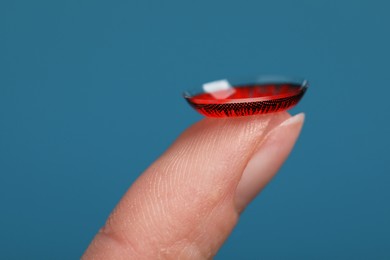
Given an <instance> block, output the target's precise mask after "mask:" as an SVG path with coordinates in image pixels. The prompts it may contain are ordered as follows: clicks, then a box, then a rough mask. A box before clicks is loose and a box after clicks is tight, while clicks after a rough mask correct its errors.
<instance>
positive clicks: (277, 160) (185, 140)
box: [82, 112, 304, 259]
mask: <svg viewBox="0 0 390 260" xmlns="http://www.w3.org/2000/svg"><path fill="white" fill-rule="evenodd" d="M303 121H304V115H303V114H298V115H296V116H294V117H291V116H290V115H289V114H288V113H287V112H280V113H276V114H270V115H259V116H249V117H240V118H225V119H210V118H205V119H203V120H201V121H200V122H198V123H196V124H194V125H193V126H191V127H190V128H189V129H187V130H186V131H185V132H184V133H183V134H182V135H181V136H180V137H179V138H178V139H177V140H176V141H175V143H174V144H173V145H172V146H171V147H170V148H169V149H168V150H167V151H166V152H165V153H164V154H163V155H162V156H161V157H160V158H159V159H158V160H157V161H155V162H154V163H153V164H152V165H151V166H150V167H149V168H148V169H147V170H146V171H145V172H144V173H143V174H142V175H141V176H140V177H139V179H138V180H137V181H136V182H135V183H133V184H132V186H131V187H130V188H129V190H128V191H127V192H126V194H125V195H124V196H123V198H122V199H121V201H120V202H119V203H118V205H117V206H116V208H115V209H114V210H113V212H112V213H111V215H110V216H109V218H108V220H107V222H106V224H105V226H104V227H103V228H101V230H100V231H99V232H98V234H97V235H96V236H95V238H94V239H93V241H92V242H91V244H90V245H89V247H88V249H87V250H86V252H85V254H84V255H83V257H82V259H211V258H213V256H214V255H215V254H216V253H217V251H218V249H219V248H220V247H221V246H222V244H223V242H224V241H225V240H226V239H227V237H228V235H229V234H230V233H231V231H232V229H233V228H234V226H235V225H236V223H237V221H238V219H239V216H240V213H241V212H242V211H243V210H244V209H245V207H246V206H247V205H248V203H250V201H251V200H252V199H253V198H254V197H255V196H256V195H257V194H258V193H259V192H260V191H261V190H262V189H263V188H264V187H265V185H266V184H267V183H268V182H269V181H270V180H271V179H272V177H273V176H274V175H275V174H276V173H277V171H278V169H279V168H280V167H281V165H282V164H283V162H284V161H285V160H286V158H287V157H288V155H289V153H290V151H291V150H292V148H293V146H294V143H295V142H296V140H297V138H298V135H299V133H300V130H301V128H302V125H303Z"/></svg>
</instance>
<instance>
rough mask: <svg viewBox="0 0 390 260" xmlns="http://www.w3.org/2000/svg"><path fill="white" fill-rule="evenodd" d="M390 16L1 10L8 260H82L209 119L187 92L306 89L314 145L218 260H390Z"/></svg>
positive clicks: (249, 215)
mask: <svg viewBox="0 0 390 260" xmlns="http://www.w3.org/2000/svg"><path fill="white" fill-rule="evenodd" d="M389 8H390V4H389V2H387V1H369V0H366V1H357V0H355V1H347V0H344V1H336V0H334V1H329V0H323V1H313V0H305V1H304V0H297V1H288V0H285V1H281V0H272V1H254V0H253V1H227V0H225V1H185V0H180V1H179V0H177V1H176V0H175V1H157V0H156V1H147V0H142V1H141V0H140V1H135V0H133V1H119V0H115V1H98V0H93V1H92V0H82V1H80V0H67V1H49V0H47V1H44V0H38V1H27V0H2V1H0V205H1V211H0V212H1V213H0V220H1V223H2V224H1V227H0V258H2V259H71V258H78V257H80V255H81V254H82V252H83V251H84V250H85V248H86V247H87V245H88V243H89V242H90V241H91V239H92V237H93V236H94V234H95V233H96V232H97V231H98V229H99V227H101V226H102V225H103V223H104V221H105V219H106V217H107V216H108V214H109V212H110V211H111V210H112V208H113V207H114V205H115V204H116V202H117V201H118V200H119V199H120V197H121V196H122V195H123V193H124V192H125V191H126V189H127V188H128V186H129V185H130V184H131V183H132V181H134V180H135V179H136V177H137V176H138V175H139V174H140V173H141V172H142V171H143V170H144V169H145V168H146V167H147V166H148V165H149V164H150V163H151V162H153V161H154V160H155V159H156V158H157V157H158V156H159V155H160V154H161V153H162V152H163V151H164V150H165V149H166V148H167V147H168V146H169V145H170V144H171V143H172V141H173V140H174V139H175V137H176V136H177V135H178V134H179V133H181V132H182V131H183V130H184V129H185V128H186V127H188V126H189V125H190V124H192V123H193V122H195V121H197V120H199V119H200V118H201V116H199V115H198V114H196V113H195V112H194V111H193V110H192V109H191V108H190V107H189V106H188V105H187V104H186V103H185V101H184V100H183V99H182V97H181V91H182V90H185V89H186V88H191V87H193V86H194V85H196V84H198V83H200V82H205V81H209V80H214V79H220V78H224V77H231V76H241V75H256V74H286V75H293V76H304V77H306V78H308V79H309V81H310V82H311V88H310V89H309V91H308V92H307V94H306V96H305V97H304V99H303V100H302V101H301V103H300V104H299V105H298V107H296V108H295V109H294V110H293V111H292V112H293V113H297V112H300V111H303V112H306V114H307V120H306V124H305V126H304V129H303V132H302V135H301V137H300V139H299V141H298V143H297V146H296V147H295V150H294V151H293V154H292V155H291V157H290V158H289V159H288V161H287V163H286V164H285V165H284V167H283V168H282V170H281V172H280V174H279V175H278V176H277V177H276V178H275V179H274V181H273V182H272V183H271V184H270V185H269V186H268V187H267V188H266V189H265V191H264V192H263V193H262V195H261V196H260V197H259V198H258V199H256V200H255V202H254V203H253V204H252V205H251V206H250V207H249V208H248V210H247V211H246V212H245V213H244V215H243V217H242V219H241V222H240V223H239V225H238V227H237V229H236V230H235V231H234V233H233V235H232V236H231V238H230V239H229V240H228V241H227V242H226V244H225V245H224V247H223V248H222V250H221V252H220V253H219V255H218V256H217V259H390V235H389V234H390V223H389V220H390V204H389V199H390V189H389V186H390V167H389V152H388V147H389V145H390V138H389V133H390V129H389V128H390V127H389V126H390V125H389V118H390V117H389V112H388V111H389V109H390V105H389V95H390V86H389V82H390V71H389V68H390V67H389V60H390V51H389V46H390V33H389V25H390V16H389V15H388V10H389Z"/></svg>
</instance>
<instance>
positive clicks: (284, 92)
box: [183, 76, 308, 117]
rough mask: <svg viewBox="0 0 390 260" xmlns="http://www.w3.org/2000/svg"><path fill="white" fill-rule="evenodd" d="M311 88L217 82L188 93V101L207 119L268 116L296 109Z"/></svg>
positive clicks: (286, 82)
mask: <svg viewBox="0 0 390 260" xmlns="http://www.w3.org/2000/svg"><path fill="white" fill-rule="evenodd" d="M307 88H308V82H307V81H306V80H296V79H291V78H286V77H280V76H277V77H274V76H273V77H269V76H267V77H258V78H256V79H254V80H241V81H232V80H226V79H223V80H217V81H213V82H209V83H205V84H203V85H202V87H201V88H199V89H198V90H194V91H187V92H184V94H183V96H184V98H185V99H186V100H187V102H188V103H189V104H190V105H191V106H192V107H193V108H194V109H195V110H196V111H198V112H199V113H201V114H202V115H205V116H207V117H237V116H250V115H256V114H267V113H274V112H279V111H284V110H287V109H290V108H292V107H294V106H295V105H296V104H297V103H298V102H299V101H300V100H301V98H302V97H303V95H304V94H305V92H306V89H307Z"/></svg>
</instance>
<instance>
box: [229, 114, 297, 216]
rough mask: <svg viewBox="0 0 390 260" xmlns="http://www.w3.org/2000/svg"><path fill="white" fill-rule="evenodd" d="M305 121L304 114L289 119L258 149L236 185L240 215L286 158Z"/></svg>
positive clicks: (268, 135)
mask: <svg viewBox="0 0 390 260" xmlns="http://www.w3.org/2000/svg"><path fill="white" fill-rule="evenodd" d="M304 119H305V115H304V114H303V113H300V114H297V115H295V116H293V117H290V118H289V119H287V120H285V121H283V122H282V123H281V124H280V125H278V126H276V127H275V128H274V129H272V130H271V131H270V132H269V133H268V134H267V135H266V136H265V137H264V140H263V141H262V143H261V144H260V146H259V148H258V150H257V151H256V152H255V153H254V154H253V156H252V157H251V159H250V160H249V162H248V164H247V166H246V168H245V170H244V172H243V174H242V177H241V180H240V182H239V184H238V186H237V190H236V195H235V204H236V209H237V211H238V212H241V211H242V210H244V208H245V207H246V206H247V205H248V204H249V203H250V202H251V201H252V200H253V199H254V198H255V197H256V195H257V194H258V193H259V192H260V191H261V190H262V189H263V188H264V187H265V185H266V184H267V183H268V182H269V181H270V180H271V179H272V177H273V176H274V175H275V174H276V173H277V171H278V170H279V168H280V167H281V166H282V164H283V162H284V161H285V160H286V159H287V156H288V155H289V153H290V152H291V150H292V148H293V146H294V144H295V141H296V140H297V138H298V135H299V133H300V131H301V128H302V125H303V122H304Z"/></svg>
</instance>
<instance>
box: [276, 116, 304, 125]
mask: <svg viewBox="0 0 390 260" xmlns="http://www.w3.org/2000/svg"><path fill="white" fill-rule="evenodd" d="M304 121H305V113H299V114H296V115H295V116H292V117H290V118H289V119H287V120H286V121H284V122H283V123H281V124H280V126H286V125H292V124H296V123H299V122H300V123H302V124H303V122H304Z"/></svg>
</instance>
